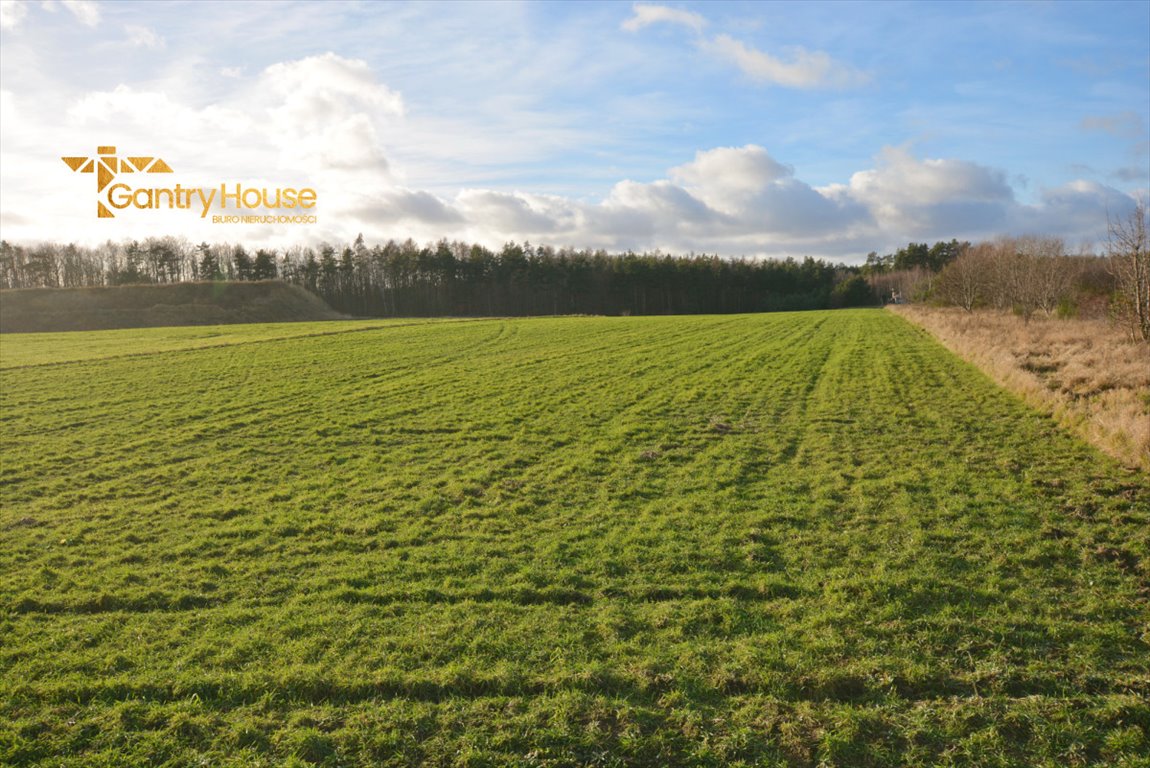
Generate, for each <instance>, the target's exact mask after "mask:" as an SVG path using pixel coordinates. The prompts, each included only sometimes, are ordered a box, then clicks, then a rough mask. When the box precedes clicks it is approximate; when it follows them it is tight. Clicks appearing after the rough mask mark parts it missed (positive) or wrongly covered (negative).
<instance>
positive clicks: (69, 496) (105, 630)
mask: <svg viewBox="0 0 1150 768" xmlns="http://www.w3.org/2000/svg"><path fill="white" fill-rule="evenodd" d="M368 325H370V324H368ZM300 328H301V330H302V326H301V327H300ZM341 328H346V329H347V330H348V331H349V332H347V333H332V331H338V330H339V329H341ZM216 330H217V331H218V329H216ZM280 330H282V329H277V330H267V329H265V328H263V327H258V326H252V327H249V328H235V327H233V329H231V330H230V331H229V332H230V333H234V334H236V335H235V336H234V337H230V338H228V339H221V338H220V337H213V338H215V340H216V341H218V342H219V343H218V344H213V345H210V346H204V345H203V344H202V343H201V342H202V341H203V337H201V336H197V335H196V334H203V333H205V329H193V330H184V329H156V330H151V331H146V332H143V331H134V332H130V333H124V334H122V335H119V336H117V335H115V334H114V333H102V334H91V335H90V336H89V338H92V339H97V340H98V342H97V343H95V344H93V345H91V346H86V345H83V344H82V343H80V342H82V339H83V338H84V337H83V336H80V335H74V334H66V335H61V336H59V337H57V338H59V342H60V346H59V347H54V346H53V342H52V338H51V337H47V336H40V337H23V336H20V337H9V336H5V337H4V338H3V340H2V342H0V345H2V346H0V364H2V365H4V366H11V365H15V363H12V362H11V361H13V360H15V361H19V362H18V364H19V365H20V366H22V367H18V368H17V367H7V368H5V370H4V371H3V372H2V374H0V384H2V388H0V405H2V409H0V435H2V442H0V449H2V453H0V457H2V464H0V483H2V485H0V492H2V497H0V498H2V502H3V504H2V508H0V541H2V542H3V543H2V545H0V763H6V764H13V765H45V766H125V765H129V766H130V765H140V766H143V765H149V766H151V765H170V766H188V765H226V766H250V765H269V766H270V765H311V764H319V765H327V766H368V765H420V764H427V765H461V766H462V765H467V766H480V765H492V766H494V765H522V766H533V765H553V766H575V765H651V766H664V765H666V766H673V765H704V766H708V765H713V766H725V765H734V766H738V765H747V766H749V765H765V766H770V765H788V766H789V765H795V766H816V765H830V766H866V765H876V766H878V765H898V764H905V765H979V766H982V765H1018V766H1030V765H1047V766H1067V765H1092V764H1093V765H1103V764H1106V765H1125V766H1146V765H1148V764H1150V763H1148V761H1147V758H1146V755H1147V754H1150V706H1148V705H1147V697H1148V696H1150V608H1148V605H1150V599H1148V598H1150V512H1148V510H1150V479H1148V478H1147V476H1146V475H1144V474H1138V473H1132V472H1129V471H1125V470H1122V469H1120V468H1119V467H1118V466H1117V465H1116V464H1114V463H1113V462H1111V461H1109V460H1108V459H1106V458H1104V457H1102V456H1101V455H1100V454H1098V453H1097V452H1096V451H1094V450H1093V449H1091V448H1089V447H1087V446H1085V445H1084V444H1082V443H1080V442H1078V441H1076V440H1074V439H1072V438H1070V437H1068V436H1067V435H1065V434H1064V433H1062V432H1060V431H1059V430H1058V429H1057V428H1056V427H1055V426H1054V425H1053V423H1052V422H1051V421H1050V420H1049V419H1047V418H1043V417H1041V416H1039V415H1038V414H1036V413H1035V412H1033V411H1031V410H1029V409H1027V408H1025V407H1024V406H1023V405H1022V404H1021V403H1020V402H1019V401H1018V400H1017V399H1016V398H1014V397H1012V396H1011V395H1009V394H1007V393H1005V392H1003V391H1002V390H1000V389H998V388H996V387H995V386H994V385H993V384H991V383H990V382H989V381H988V380H987V379H986V378H985V377H983V376H982V375H981V374H979V373H978V372H977V371H976V370H975V369H974V368H972V367H970V366H968V365H966V364H964V363H962V362H961V361H959V360H958V359H957V358H955V357H954V356H952V355H951V354H949V353H948V352H946V351H945V350H944V349H943V348H941V347H940V346H939V345H938V344H936V343H935V342H933V341H932V340H931V339H930V338H929V337H927V335H926V334H925V333H923V332H921V331H919V330H916V329H915V328H913V327H912V326H910V325H909V324H907V323H906V322H904V321H903V320H901V319H899V318H897V317H894V316H892V315H890V314H888V313H883V312H880V311H841V312H834V313H815V312H812V313H802V314H775V315H760V316H734V317H693V318H681V317H680V318H616V319H604V318H571V319H539V320H514V321H512V320H486V321H470V322H455V323H433V324H416V325H409V324H402V323H399V324H394V323H393V324H379V327H366V326H365V324H364V323H358V324H347V325H342V326H341V325H340V324H338V323H335V324H332V323H328V324H324V325H323V326H322V332H323V333H324V334H325V335H309V334H308V333H303V334H302V335H296V336H293V337H290V338H288V337H286V334H283V333H281V332H280ZM350 331H354V332H350ZM70 358H74V360H73V361H72V362H67V360H69V359H70ZM37 362H43V363H45V364H43V365H38V364H37ZM47 363H51V364H47Z"/></svg>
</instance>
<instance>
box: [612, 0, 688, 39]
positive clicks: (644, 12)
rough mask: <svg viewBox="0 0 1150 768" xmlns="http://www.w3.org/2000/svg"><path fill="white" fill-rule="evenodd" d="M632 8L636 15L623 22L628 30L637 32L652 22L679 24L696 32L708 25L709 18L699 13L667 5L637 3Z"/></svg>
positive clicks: (624, 27)
mask: <svg viewBox="0 0 1150 768" xmlns="http://www.w3.org/2000/svg"><path fill="white" fill-rule="evenodd" d="M631 10H632V11H633V12H634V15H633V16H632V17H631V18H629V19H627V20H626V21H624V22H623V29H625V30H627V31H628V32H636V31H638V30H640V29H642V28H643V27H646V26H648V25H650V24H678V25H680V26H684V27H688V28H690V29H693V30H695V31H696V32H702V31H703V27H705V26H707V20H706V19H704V18H703V17H702V16H700V15H699V14H697V13H691V12H690V11H682V10H679V9H678V8H668V7H667V6H665V5H649V4H647V3H635V5H633V6H632V7H631Z"/></svg>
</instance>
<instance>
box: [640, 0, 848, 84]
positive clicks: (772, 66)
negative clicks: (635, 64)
mask: <svg viewBox="0 0 1150 768" xmlns="http://www.w3.org/2000/svg"><path fill="white" fill-rule="evenodd" d="M633 10H634V15H633V16H631V17H630V18H629V19H627V20H626V21H624V22H623V25H622V27H623V29H625V30H627V31H628V32H637V31H638V30H640V29H642V28H643V27H646V26H649V25H651V24H656V23H666V24H677V25H680V26H684V27H687V28H689V29H692V30H694V31H695V33H696V35H698V37H697V38H696V40H695V45H696V46H697V47H698V48H699V49H700V50H702V51H704V52H706V53H708V54H710V55H711V56H714V57H715V58H717V59H719V60H721V61H725V62H727V63H729V64H733V65H734V66H735V67H737V68H738V69H739V70H741V71H742V72H743V74H745V75H747V76H748V77H750V78H751V79H753V80H757V81H759V82H762V83H770V84H772V85H781V86H784V87H786V88H851V87H855V86H859V85H864V84H866V83H867V82H869V81H870V76H869V75H868V74H867V73H865V72H861V71H859V70H857V69H854V68H853V67H850V66H848V65H846V64H843V63H841V62H838V61H835V60H834V59H833V58H831V56H830V54H827V53H825V52H823V51H808V50H806V49H805V48H802V47H801V46H792V47H789V48H787V49H786V53H787V54H788V55H787V58H786V59H783V58H780V57H778V56H775V55H772V54H770V53H767V52H766V51H761V50H759V49H757V48H754V47H751V46H749V45H747V44H746V43H744V42H742V41H741V40H736V39H735V38H733V37H731V36H730V35H727V34H718V35H713V36H711V37H706V36H704V35H703V29H704V27H706V26H707V20H706V19H705V18H703V17H702V16H700V15H699V14H697V13H691V12H689V11H681V10H678V9H676V8H668V7H667V6H664V5H646V4H643V3H637V4H635V5H634V6H633Z"/></svg>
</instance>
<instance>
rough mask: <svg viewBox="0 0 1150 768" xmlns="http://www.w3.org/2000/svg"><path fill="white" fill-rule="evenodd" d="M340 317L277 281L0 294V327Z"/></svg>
mask: <svg viewBox="0 0 1150 768" xmlns="http://www.w3.org/2000/svg"><path fill="white" fill-rule="evenodd" d="M341 317H343V316H342V315H340V314H339V313H338V312H335V311H333V310H332V309H331V307H329V306H327V304H325V303H324V302H323V300H322V299H320V298H319V297H318V296H315V295H314V294H312V293H309V292H307V291H306V290H304V289H303V288H300V287H299V286H297V285H288V284H287V283H283V282H280V281H278V280H261V281H258V282H216V283H166V284H161V285H121V286H112V287H89V288H26V289H21V290H8V291H3V292H2V294H0V331H3V332H4V333H47V332H56V331H93V330H100V329H111V328H151V327H155V326H185V325H219V324H224V323H273V322H274V323H279V322H303V321H311V322H314V321H319V320H335V319H339V318H341Z"/></svg>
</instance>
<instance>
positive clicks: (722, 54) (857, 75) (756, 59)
mask: <svg viewBox="0 0 1150 768" xmlns="http://www.w3.org/2000/svg"><path fill="white" fill-rule="evenodd" d="M702 47H703V50H705V51H708V52H710V53H712V54H714V55H715V56H716V57H717V58H719V59H722V60H725V61H728V62H730V63H732V64H734V65H735V66H736V67H738V68H739V69H740V70H741V71H742V72H743V74H745V75H747V76H748V77H750V78H752V79H754V80H758V81H760V82H764V83H772V84H774V85H781V86H785V87H787V88H850V87H853V86H857V85H864V84H865V83H866V82H867V81H868V80H869V79H870V78H869V76H868V75H867V74H865V73H863V72H860V71H858V70H856V69H854V68H852V67H849V66H847V65H846V64H843V63H841V62H838V61H835V60H834V59H832V58H831V56H830V55H829V54H827V53H824V52H823V51H808V50H806V49H805V48H802V47H800V46H794V47H792V48H790V49H788V56H787V59H786V60H784V59H782V58H779V57H777V56H773V55H771V54H769V53H767V52H765V51H760V50H758V49H756V48H752V47H750V46H748V45H746V44H745V43H743V42H741V41H739V40H736V39H735V38H733V37H731V36H730V35H716V36H715V37H713V38H711V39H710V40H708V41H706V42H705V43H703V46H702Z"/></svg>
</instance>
